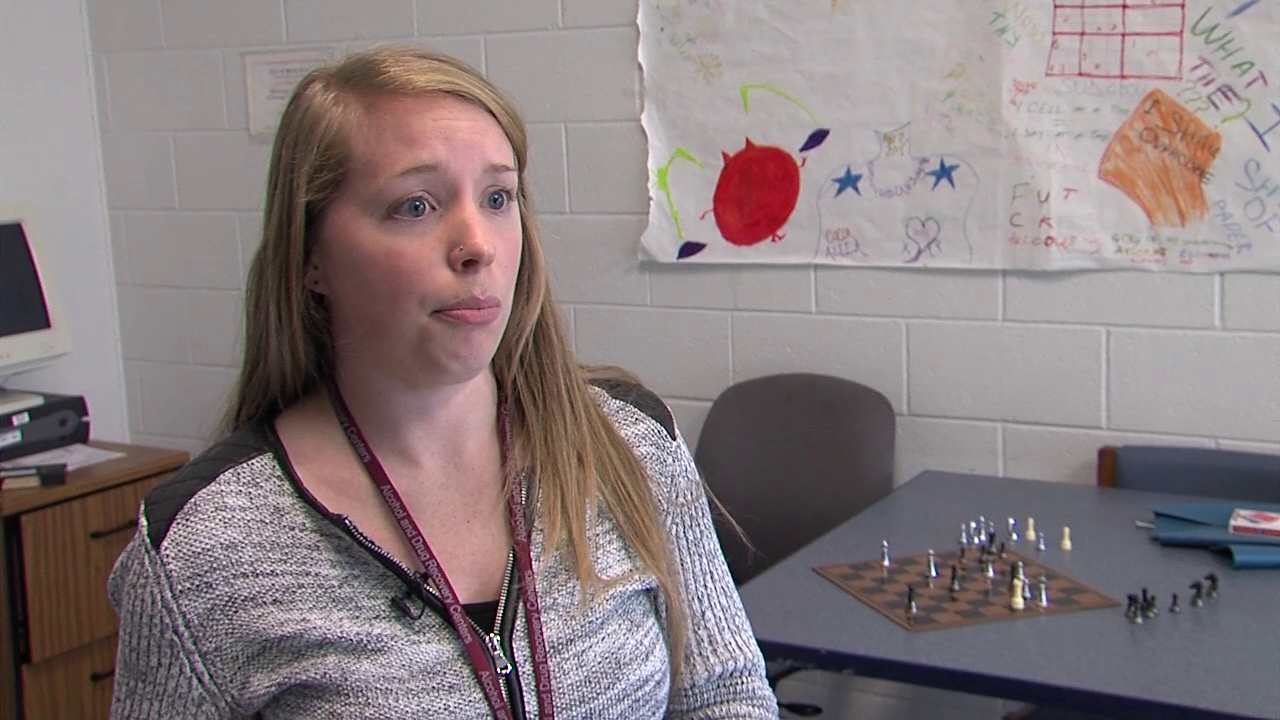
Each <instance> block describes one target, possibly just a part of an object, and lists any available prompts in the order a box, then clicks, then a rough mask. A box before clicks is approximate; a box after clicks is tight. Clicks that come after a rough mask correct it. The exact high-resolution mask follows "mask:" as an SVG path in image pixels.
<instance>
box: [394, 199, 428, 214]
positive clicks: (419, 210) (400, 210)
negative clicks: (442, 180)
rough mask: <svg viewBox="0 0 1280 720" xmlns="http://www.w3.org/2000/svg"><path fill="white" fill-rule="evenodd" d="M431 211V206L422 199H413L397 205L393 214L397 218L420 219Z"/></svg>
mask: <svg viewBox="0 0 1280 720" xmlns="http://www.w3.org/2000/svg"><path fill="white" fill-rule="evenodd" d="M430 210H431V205H430V204H428V203H427V201H426V200H425V199H423V198H420V197H411V198H409V199H408V200H405V201H404V202H402V203H400V204H399V205H397V206H396V207H395V208H394V209H393V210H392V213H393V214H394V215H395V216H396V217H402V218H420V217H422V216H423V215H426V214H427V213H428V212H429V211H430Z"/></svg>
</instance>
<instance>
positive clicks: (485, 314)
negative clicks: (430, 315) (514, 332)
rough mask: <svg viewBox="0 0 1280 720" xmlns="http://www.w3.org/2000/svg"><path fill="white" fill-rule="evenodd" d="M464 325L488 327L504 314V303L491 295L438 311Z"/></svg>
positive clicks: (453, 304) (471, 299)
mask: <svg viewBox="0 0 1280 720" xmlns="http://www.w3.org/2000/svg"><path fill="white" fill-rule="evenodd" d="M436 314H437V315H443V316H444V317H446V318H449V319H450V320H452V321H454V322H456V323H459V324H462V325H488V324H489V323H491V322H493V321H495V320H497V319H498V317H499V316H500V315H501V314H502V303H501V302H499V301H498V298H496V297H493V296H491V295H486V296H479V295H476V296H472V297H468V298H463V299H461V300H459V301H457V302H455V303H452V304H450V305H446V306H445V307H442V308H440V309H439V310H437V311H436Z"/></svg>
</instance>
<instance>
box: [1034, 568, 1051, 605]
mask: <svg viewBox="0 0 1280 720" xmlns="http://www.w3.org/2000/svg"><path fill="white" fill-rule="evenodd" d="M1037 587H1038V588H1039V590H1040V592H1039V594H1038V595H1037V598H1036V604H1037V605H1039V606H1040V607H1042V608H1047V607H1049V579H1048V578H1046V577H1045V576H1044V575H1041V576H1040V582H1039V585H1038V586H1037Z"/></svg>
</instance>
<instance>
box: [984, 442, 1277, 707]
mask: <svg viewBox="0 0 1280 720" xmlns="http://www.w3.org/2000/svg"><path fill="white" fill-rule="evenodd" d="M1097 477H1098V485H1099V486H1101V487H1113V488H1126V489H1129V490H1150V491H1153V492H1169V493H1179V494H1182V495H1200V496H1202V497H1210V498H1220V499H1223V500H1245V501H1253V502H1275V503H1280V455H1264V454H1262V453H1250V452H1239V451H1234V450H1216V449H1213V448H1187V447H1174V446H1170V445H1119V446H1116V445H1104V446H1103V447H1101V448H1099V449H1098V472H1097ZM1099 718H1100V716H1097V715H1090V714H1087V713H1079V712H1071V711H1067V710H1059V709H1057V708H1048V707H1036V706H1032V705H1027V706H1023V707H1022V708H1020V709H1018V710H1016V711H1014V712H1012V713H1009V714H1008V715H1006V716H1005V720H1098V719H1099Z"/></svg>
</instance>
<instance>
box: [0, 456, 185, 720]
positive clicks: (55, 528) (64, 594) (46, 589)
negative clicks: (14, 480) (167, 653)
mask: <svg viewBox="0 0 1280 720" xmlns="http://www.w3.org/2000/svg"><path fill="white" fill-rule="evenodd" d="M92 444H93V445H96V446H98V447H101V448H104V449H107V450H115V451H117V452H123V453H124V456H123V457H119V458H115V459H112V460H107V461H105V462H102V463H98V464H96V465H92V466H90V467H86V468H82V469H80V470H76V471H74V472H72V473H71V474H70V475H69V476H68V478H67V482H66V484H65V485H58V486H54V487H47V488H36V489H30V490H3V491H0V560H2V561H3V562H2V566H3V570H4V572H3V573H0V720H20V719H21V720H55V719H56V720H62V719H63V718H106V717H107V715H108V711H109V710H110V706H111V676H112V673H113V671H114V664H115V633H116V616H115V611H114V610H113V609H112V607H111V603H110V602H109V601H108V599H107V589H106V584H107V576H108V575H110V574H111V568H112V566H113V565H114V564H115V561H116V558H117V557H119V555H120V552H121V551H122V550H123V549H124V547H125V545H126V544H128V542H129V540H130V539H131V538H132V537H133V535H134V533H135V532H136V530H137V527H138V507H139V505H141V503H142V500H143V498H145V497H146V495H147V492H149V491H150V490H151V488H152V487H154V486H155V485H156V484H157V483H159V482H161V481H163V480H164V479H166V478H168V477H170V476H171V475H173V473H174V472H175V471H176V470H177V469H178V468H180V467H182V465H183V464H184V463H185V462H186V461H187V460H188V456H187V454H186V453H184V452H179V451H176V450H162V449H158V448H146V447H140V446H136V445H122V444H118V443H106V442H94V443H92Z"/></svg>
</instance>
